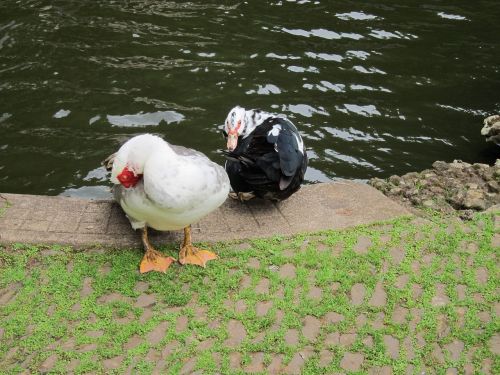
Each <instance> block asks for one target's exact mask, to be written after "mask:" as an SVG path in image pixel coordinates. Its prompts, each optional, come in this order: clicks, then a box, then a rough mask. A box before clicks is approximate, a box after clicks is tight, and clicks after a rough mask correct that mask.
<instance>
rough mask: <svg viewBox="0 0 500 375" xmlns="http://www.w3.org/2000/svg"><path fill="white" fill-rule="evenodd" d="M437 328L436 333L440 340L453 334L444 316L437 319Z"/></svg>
mask: <svg viewBox="0 0 500 375" xmlns="http://www.w3.org/2000/svg"><path fill="white" fill-rule="evenodd" d="M436 321H437V326H436V331H437V335H438V337H439V338H440V339H442V338H444V337H446V336H448V335H449V334H450V332H451V328H450V325H449V324H448V318H447V317H446V315H444V314H439V315H438V316H437V318H436Z"/></svg>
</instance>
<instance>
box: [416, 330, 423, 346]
mask: <svg viewBox="0 0 500 375" xmlns="http://www.w3.org/2000/svg"><path fill="white" fill-rule="evenodd" d="M415 342H416V346H417V348H420V349H421V348H423V347H424V346H425V339H424V335H423V333H422V332H418V333H417V334H416V335H415Z"/></svg>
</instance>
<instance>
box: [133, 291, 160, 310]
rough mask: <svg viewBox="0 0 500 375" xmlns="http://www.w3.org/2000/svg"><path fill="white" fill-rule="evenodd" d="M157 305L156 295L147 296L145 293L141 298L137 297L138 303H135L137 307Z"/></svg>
mask: <svg viewBox="0 0 500 375" xmlns="http://www.w3.org/2000/svg"><path fill="white" fill-rule="evenodd" d="M154 305H156V297H155V295H154V294H146V293H143V294H141V295H140V296H139V297H137V301H136V302H135V305H134V306H135V307H142V308H144V307H151V306H154Z"/></svg>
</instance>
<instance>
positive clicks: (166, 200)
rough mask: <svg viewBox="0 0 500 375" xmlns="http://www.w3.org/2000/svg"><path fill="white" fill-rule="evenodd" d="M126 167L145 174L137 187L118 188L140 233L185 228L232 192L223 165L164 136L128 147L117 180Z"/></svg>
mask: <svg viewBox="0 0 500 375" xmlns="http://www.w3.org/2000/svg"><path fill="white" fill-rule="evenodd" d="M140 137H142V138H140ZM151 137H154V138H151ZM137 138H139V139H137ZM158 140H160V141H161V142H158ZM122 149H123V150H122ZM118 158H120V159H118ZM124 160H126V162H124ZM123 163H126V165H132V167H133V168H134V171H136V172H139V174H143V180H142V181H140V182H139V183H138V184H137V185H136V186H135V187H132V188H128V189H127V188H124V187H123V186H122V185H116V188H115V197H116V199H117V201H118V202H119V203H120V205H121V206H122V208H123V210H124V211H125V213H126V214H127V216H128V218H129V219H130V222H131V224H132V227H134V228H135V229H137V228H140V227H143V226H144V225H147V226H149V227H152V228H154V229H157V230H176V229H181V228H184V227H186V226H188V225H190V224H192V223H194V222H196V221H198V220H200V219H201V218H202V217H203V216H205V215H207V214H208V213H210V212H211V211H213V210H214V209H216V208H217V207H219V206H220V205H221V204H222V203H223V202H224V201H225V199H226V197H227V194H228V192H229V178H228V177H227V174H226V172H225V171H224V169H223V168H222V167H221V166H219V165H217V164H216V163H213V162H212V161H210V160H209V159H208V158H207V157H206V156H204V155H203V154H201V153H199V152H197V151H194V150H190V149H185V148H179V147H175V148H173V147H171V146H170V145H169V144H168V143H166V142H165V141H163V140H162V139H161V138H159V137H155V136H150V135H143V136H138V137H134V138H132V139H131V140H130V141H128V142H127V143H125V144H124V145H123V146H122V148H121V149H120V150H119V151H118V154H117V161H115V164H116V169H117V171H118V172H116V171H115V164H114V165H113V172H112V178H113V176H114V178H115V179H116V174H118V173H119V171H121V170H122V169H123V168H124V166H123ZM120 168H121V169H120ZM115 173H116V174H115Z"/></svg>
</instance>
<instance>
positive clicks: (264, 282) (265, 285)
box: [255, 278, 269, 294]
mask: <svg viewBox="0 0 500 375" xmlns="http://www.w3.org/2000/svg"><path fill="white" fill-rule="evenodd" d="M255 292H256V293H260V294H268V293H269V279H266V278H263V279H260V281H259V282H258V284H257V285H256V286H255Z"/></svg>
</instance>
